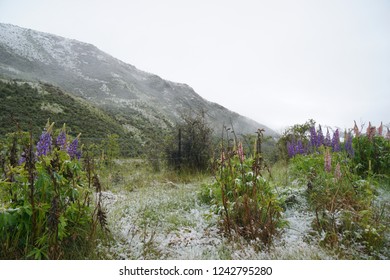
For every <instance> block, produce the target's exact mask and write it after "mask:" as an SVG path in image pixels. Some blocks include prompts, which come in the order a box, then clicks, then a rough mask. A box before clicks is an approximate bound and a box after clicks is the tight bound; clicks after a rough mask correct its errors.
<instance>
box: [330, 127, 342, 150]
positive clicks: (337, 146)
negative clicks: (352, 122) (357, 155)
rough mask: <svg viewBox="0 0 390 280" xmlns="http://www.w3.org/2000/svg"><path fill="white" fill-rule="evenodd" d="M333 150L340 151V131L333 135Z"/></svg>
mask: <svg viewBox="0 0 390 280" xmlns="http://www.w3.org/2000/svg"><path fill="white" fill-rule="evenodd" d="M332 148H333V151H334V152H339V151H340V134H339V130H338V129H336V131H335V132H334V133H333V138H332Z"/></svg>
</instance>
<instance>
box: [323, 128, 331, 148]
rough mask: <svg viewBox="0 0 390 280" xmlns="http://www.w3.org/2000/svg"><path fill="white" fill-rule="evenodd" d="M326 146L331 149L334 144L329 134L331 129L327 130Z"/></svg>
mask: <svg viewBox="0 0 390 280" xmlns="http://www.w3.org/2000/svg"><path fill="white" fill-rule="evenodd" d="M324 145H325V146H327V147H330V146H331V145H332V142H331V140H330V133H329V128H327V129H326V137H325V140H324Z"/></svg>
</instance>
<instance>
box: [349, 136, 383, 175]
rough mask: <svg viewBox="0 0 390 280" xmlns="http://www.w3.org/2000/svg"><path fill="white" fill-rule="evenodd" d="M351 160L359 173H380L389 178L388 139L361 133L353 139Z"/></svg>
mask: <svg viewBox="0 0 390 280" xmlns="http://www.w3.org/2000/svg"><path fill="white" fill-rule="evenodd" d="M353 148H354V152H355V155H354V158H353V162H354V164H355V166H356V171H357V173H358V174H359V175H364V176H367V175H372V174H381V175H385V176H386V177H387V178H388V179H389V180H390V140H389V139H386V138H384V137H382V136H373V137H372V138H371V139H370V138H369V137H367V136H364V135H361V136H358V137H355V138H354V139H353Z"/></svg>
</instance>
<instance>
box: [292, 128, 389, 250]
mask: <svg viewBox="0 0 390 280" xmlns="http://www.w3.org/2000/svg"><path fill="white" fill-rule="evenodd" d="M369 131H371V133H372V129H370V130H368V131H367V134H366V135H361V134H360V133H359V132H358V131H357V130H356V126H355V138H353V136H352V133H345V136H344V142H343V143H342V142H340V139H339V133H338V130H335V132H334V134H333V137H332V138H331V137H330V134H329V133H327V134H326V136H324V135H323V133H322V131H321V129H318V130H317V131H316V130H315V128H314V127H312V128H310V131H309V134H308V135H307V138H306V140H304V139H303V140H302V139H300V140H299V142H298V141H296V142H288V143H287V150H288V154H289V156H290V157H291V159H290V167H291V171H292V174H293V176H294V177H295V178H297V179H299V180H300V181H301V182H302V183H303V184H305V185H306V186H307V188H308V199H309V202H310V205H311V207H312V210H313V211H314V212H315V217H316V218H315V220H314V221H313V228H314V229H315V230H317V231H318V233H319V234H320V235H321V236H322V243H323V244H324V245H327V246H331V247H332V248H339V249H343V248H350V247H354V248H355V249H357V250H358V251H359V250H360V251H362V250H363V251H364V253H367V254H369V255H373V256H375V254H377V252H378V250H380V249H381V248H382V247H383V245H384V242H385V234H386V225H385V223H384V217H383V213H382V214H381V213H380V211H379V209H377V208H375V207H373V201H374V199H375V193H376V187H375V185H376V181H375V180H376V178H377V177H378V176H380V177H381V178H383V177H385V178H387V180H388V175H389V166H390V165H389V161H388V160H389V156H390V153H389V148H388V147H389V140H388V139H386V138H384V137H383V136H382V135H381V133H380V134H379V133H378V135H374V134H370V132H369ZM302 143H306V144H302Z"/></svg>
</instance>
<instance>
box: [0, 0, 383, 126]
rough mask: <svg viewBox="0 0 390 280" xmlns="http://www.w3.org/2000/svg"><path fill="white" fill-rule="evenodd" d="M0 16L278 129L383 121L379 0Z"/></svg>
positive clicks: (133, 2) (20, 11) (140, 2)
mask: <svg viewBox="0 0 390 280" xmlns="http://www.w3.org/2000/svg"><path fill="white" fill-rule="evenodd" d="M0 22H3V23H12V24H15V25H19V26H21V27H27V28H31V29H35V30H39V31H44V32H49V33H53V34H56V35H60V36H63V37H68V38H72V39H77V40H80V41H84V42H88V43H92V44H94V45H96V46H97V47H98V48H100V49H102V50H103V51H105V52H107V53H109V54H111V55H113V56H114V57H117V58H119V59H121V60H123V61H125V62H127V63H130V64H132V65H134V66H136V67H137V68H139V69H141V70H144V71H147V72H151V73H154V74H157V75H159V76H161V77H162V78H164V79H168V80H171V81H174V82H181V83H186V84H188V85H190V86H191V87H193V88H194V89H195V91H196V92H197V93H199V94H200V95H201V96H203V97H204V98H206V99H208V100H210V101H214V102H217V103H219V104H221V105H223V106H225V107H227V108H229V109H231V110H233V111H236V112H238V113H240V114H242V115H245V116H248V117H250V118H252V119H254V120H256V121H258V122H260V123H263V124H265V125H268V126H270V127H271V128H273V129H275V130H276V131H278V132H281V131H282V129H283V128H286V127H287V126H289V125H293V124H296V123H303V122H305V121H306V120H308V119H310V118H313V119H314V120H316V121H317V123H320V124H322V125H330V126H333V127H334V126H337V127H341V128H345V127H352V126H353V120H356V121H357V122H358V123H360V122H365V123H368V121H372V122H373V125H379V123H380V121H383V122H384V124H390V110H389V108H390V1H388V0H383V1H377V0H366V1H360V0H324V1H304V0H298V1H297V0H295V1H287V0H268V1H265V0H253V1H250V0H236V1H228V0H225V1H223V0H221V1H213V0H208V1H207V0H188V1H185V0H160V1H158V0H155V1H152V0H128V1H125V0H123V1H121V0H110V1H107V0H105V1H100V0H99V1H96V0H95V1H92V0H91V1H86V0H67V1H56V0H36V1H32V0H24V1H23V0H0Z"/></svg>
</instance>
